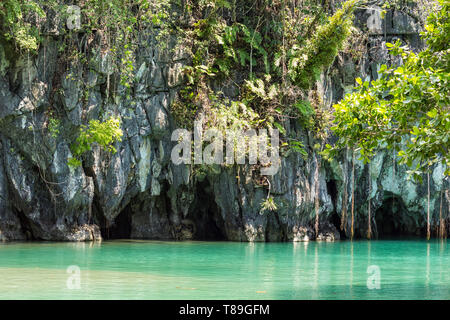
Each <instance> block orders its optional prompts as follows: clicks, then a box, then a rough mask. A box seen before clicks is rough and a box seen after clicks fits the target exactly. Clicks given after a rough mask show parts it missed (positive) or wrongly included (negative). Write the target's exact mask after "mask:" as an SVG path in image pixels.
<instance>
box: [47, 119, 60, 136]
mask: <svg viewBox="0 0 450 320" xmlns="http://www.w3.org/2000/svg"><path fill="white" fill-rule="evenodd" d="M60 127H61V120H59V119H56V118H50V119H49V120H48V132H49V133H50V135H51V136H52V137H53V138H57V137H58V135H59V129H60Z"/></svg>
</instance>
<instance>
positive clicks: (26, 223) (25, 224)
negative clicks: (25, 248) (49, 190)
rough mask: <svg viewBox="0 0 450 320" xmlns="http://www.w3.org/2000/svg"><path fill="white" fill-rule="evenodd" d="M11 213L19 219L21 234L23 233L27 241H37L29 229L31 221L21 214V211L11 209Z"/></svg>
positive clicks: (30, 228)
mask: <svg viewBox="0 0 450 320" xmlns="http://www.w3.org/2000/svg"><path fill="white" fill-rule="evenodd" d="M13 212H14V213H15V215H16V216H17V217H18V218H19V222H20V228H21V229H22V232H23V233H24V235H25V237H26V239H27V240H39V239H38V238H36V237H35V235H34V234H33V229H32V227H31V221H30V219H29V218H28V217H27V216H26V215H25V213H23V211H22V210H19V209H17V208H13Z"/></svg>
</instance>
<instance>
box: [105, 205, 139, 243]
mask: <svg viewBox="0 0 450 320" xmlns="http://www.w3.org/2000/svg"><path fill="white" fill-rule="evenodd" d="M131 214H132V212H131V207H130V205H128V206H126V207H125V208H124V209H123V210H122V211H121V212H120V213H119V214H118V215H117V217H116V218H115V219H114V223H113V224H112V225H110V226H108V227H107V226H106V223H104V224H103V227H102V228H100V232H101V234H102V238H103V239H105V240H118V239H131Z"/></svg>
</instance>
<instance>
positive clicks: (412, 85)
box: [327, 0, 450, 178]
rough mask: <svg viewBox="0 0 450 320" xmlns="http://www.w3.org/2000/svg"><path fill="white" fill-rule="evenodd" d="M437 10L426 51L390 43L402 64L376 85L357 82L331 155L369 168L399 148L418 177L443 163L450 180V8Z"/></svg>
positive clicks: (339, 114) (338, 122)
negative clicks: (342, 154)
mask: <svg viewBox="0 0 450 320" xmlns="http://www.w3.org/2000/svg"><path fill="white" fill-rule="evenodd" d="M437 5H438V6H439V7H438V8H436V10H434V11H432V12H431V13H430V14H429V16H428V18H427V23H426V26H425V30H424V31H423V32H422V34H421V36H422V39H423V40H425V42H426V48H425V49H424V50H422V51H421V52H419V53H414V52H413V51H412V50H411V49H410V48H409V47H408V46H402V43H401V41H399V40H398V41H397V42H396V43H394V44H391V43H388V44H387V45H386V46H387V47H388V49H389V50H390V53H391V54H393V55H397V56H399V57H400V58H401V61H402V64H401V65H400V66H391V67H388V66H386V65H382V66H381V67H380V69H379V77H378V79H377V80H374V81H371V82H369V81H362V80H361V79H360V78H357V79H356V82H357V83H358V85H357V87H356V88H355V91H354V92H352V93H350V94H348V95H346V96H345V98H344V99H343V100H341V101H340V102H339V103H338V104H336V105H334V109H335V112H334V124H333V127H332V130H333V131H334V132H335V134H336V135H337V137H338V141H337V143H336V144H335V146H333V147H332V146H330V145H327V152H328V153H331V154H333V153H336V152H338V151H339V150H341V149H343V148H346V147H349V148H353V149H354V150H359V153H360V155H361V159H363V160H364V161H365V162H369V161H370V159H371V157H372V156H373V155H374V153H375V152H376V151H377V150H379V149H380V148H389V149H392V148H394V149H395V150H396V151H397V154H398V156H399V158H400V163H404V164H407V165H408V166H410V167H411V171H410V173H412V174H413V176H414V177H419V178H420V174H421V173H422V172H424V171H426V170H427V169H428V168H429V167H430V166H431V165H433V164H436V163H438V162H441V163H442V164H443V165H445V166H446V170H445V174H444V176H448V175H450V155H449V148H450V141H449V137H450V115H449V105H450V103H449V102H450V94H449V93H450V92H449V75H450V73H449V72H450V55H449V53H450V49H449V46H448V44H449V43H450V21H449V6H450V2H449V1H448V0H438V2H437Z"/></svg>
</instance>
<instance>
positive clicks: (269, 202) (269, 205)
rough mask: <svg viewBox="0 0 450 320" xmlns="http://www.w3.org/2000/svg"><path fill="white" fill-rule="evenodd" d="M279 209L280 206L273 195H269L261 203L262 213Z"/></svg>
mask: <svg viewBox="0 0 450 320" xmlns="http://www.w3.org/2000/svg"><path fill="white" fill-rule="evenodd" d="M277 209H278V207H277V204H276V203H275V200H274V199H273V197H268V198H266V199H265V200H264V201H263V202H262V203H261V211H260V214H263V213H265V212H272V211H277Z"/></svg>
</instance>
